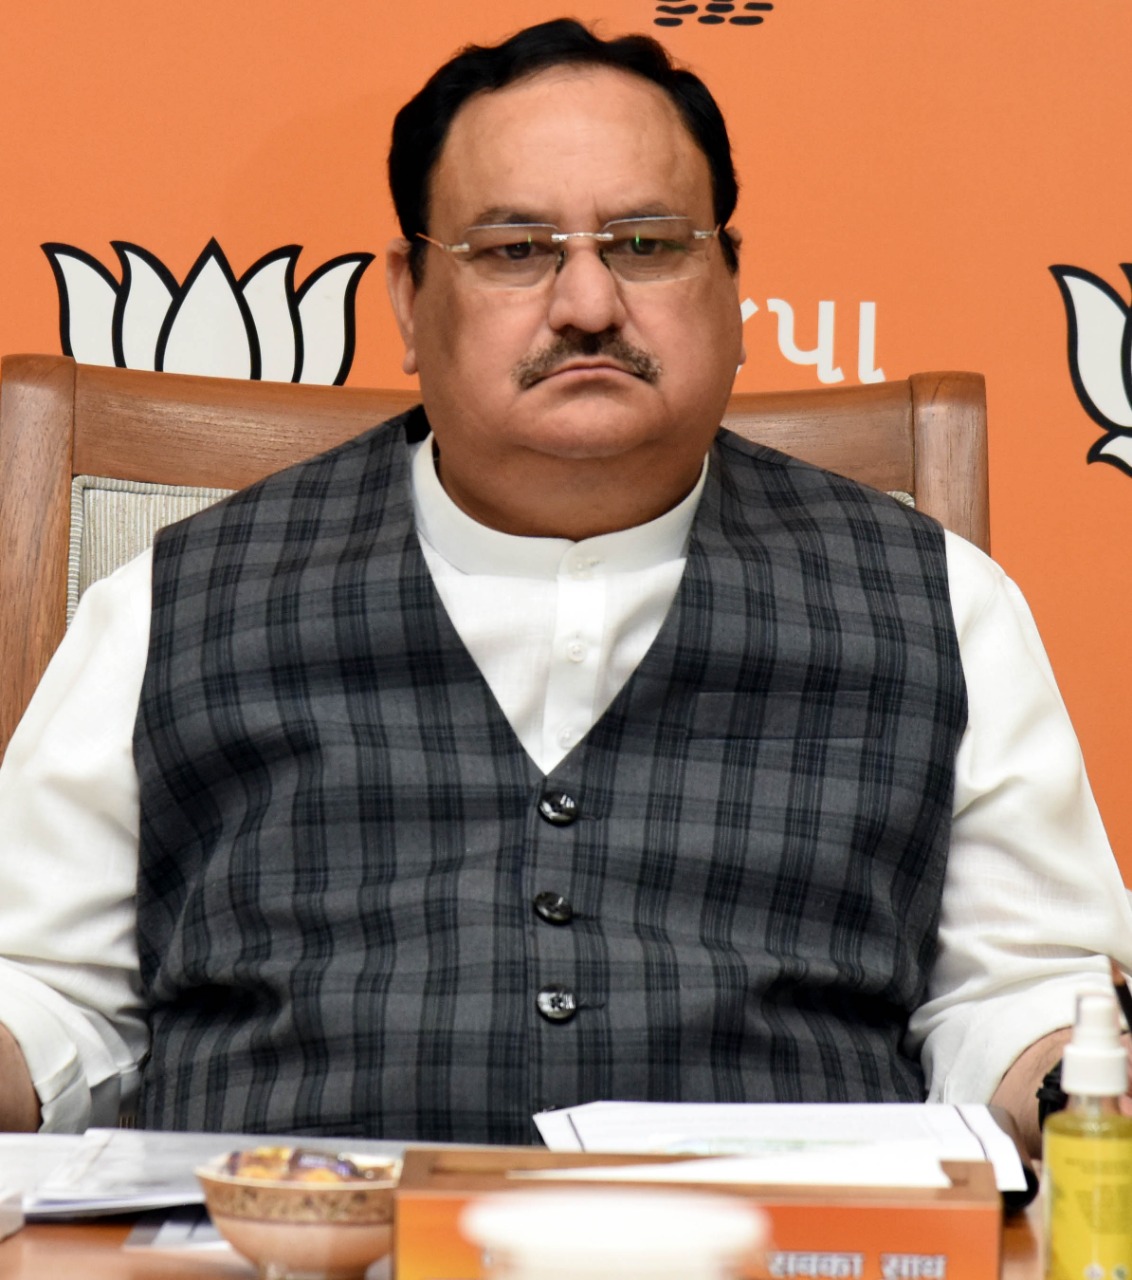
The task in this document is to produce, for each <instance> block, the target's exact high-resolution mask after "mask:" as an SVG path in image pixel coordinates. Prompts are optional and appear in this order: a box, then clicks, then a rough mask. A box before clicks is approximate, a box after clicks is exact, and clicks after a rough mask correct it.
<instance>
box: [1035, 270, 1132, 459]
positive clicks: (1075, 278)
mask: <svg viewBox="0 0 1132 1280" xmlns="http://www.w3.org/2000/svg"><path fill="white" fill-rule="evenodd" d="M1121 270H1122V271H1123V272H1124V274H1125V276H1127V277H1128V279H1129V281H1132V263H1125V264H1123V266H1122V267H1121ZM1050 271H1052V272H1053V275H1054V279H1056V281H1057V284H1058V287H1059V288H1060V289H1061V296H1062V298H1063V299H1064V301H1065V313H1066V317H1067V319H1068V321H1069V372H1070V375H1071V376H1072V378H1073V386H1074V388H1075V390H1076V392H1077V398H1078V400H1080V401H1081V404H1082V406H1083V407H1084V409H1085V412H1086V413H1087V414H1088V415H1089V417H1091V418H1092V419H1093V421H1094V422H1096V423H1099V424H1100V426H1102V427H1103V428H1104V429H1105V431H1106V433H1107V434H1106V435H1104V436H1102V437H1101V439H1100V440H1098V441H1097V442H1096V443H1095V444H1094V445H1093V447H1092V448H1091V449H1090V450H1089V461H1090V462H1111V463H1112V465H1113V466H1114V467H1119V468H1120V469H1121V471H1124V472H1125V473H1127V474H1128V475H1132V308H1130V307H1129V304H1128V303H1127V302H1125V301H1124V299H1123V298H1121V297H1120V295H1119V294H1118V293H1117V292H1116V290H1115V289H1114V288H1113V287H1112V286H1111V285H1110V284H1109V283H1108V282H1107V281H1105V280H1102V279H1101V278H1100V276H1095V275H1093V273H1092V272H1091V271H1085V270H1083V269H1082V268H1081V267H1063V266H1055V267H1050Z"/></svg>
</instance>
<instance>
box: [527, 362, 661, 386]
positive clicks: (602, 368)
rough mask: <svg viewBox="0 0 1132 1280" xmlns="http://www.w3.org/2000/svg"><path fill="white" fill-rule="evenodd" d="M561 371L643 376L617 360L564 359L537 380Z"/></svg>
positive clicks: (551, 376)
mask: <svg viewBox="0 0 1132 1280" xmlns="http://www.w3.org/2000/svg"><path fill="white" fill-rule="evenodd" d="M560 373H623V374H625V375H626V376H627V377H630V378H639V377H642V376H643V375H642V374H640V373H638V372H637V371H636V370H635V369H629V368H627V367H626V366H625V365H623V364H618V363H617V361H615V360H564V361H563V362H562V363H561V364H556V365H555V366H554V368H553V369H548V370H547V371H546V372H545V373H544V374H542V375H541V376H539V377H536V378H535V382H545V381H546V379H547V378H554V377H556V376H557V375H558V374H560ZM531 385H532V386H533V385H534V384H533V383H532V384H531Z"/></svg>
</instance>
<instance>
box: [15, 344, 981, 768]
mask: <svg viewBox="0 0 1132 1280" xmlns="http://www.w3.org/2000/svg"><path fill="white" fill-rule="evenodd" d="M416 400H417V397H416V396H415V394H414V393H412V392H408V391H389V390H369V389H365V388H352V387H313V386H297V385H292V384H289V383H271V382H248V381H236V380H229V379H224V378H199V377H189V376H183V375H179V374H168V373H145V372H139V371H133V370H127V369H106V368H101V367H98V366H93V365H79V364H76V363H75V362H74V361H73V360H71V359H69V358H68V357H65V356H44V355H13V356H7V357H5V358H4V360H3V363H2V367H0V655H2V666H0V751H3V749H4V748H5V747H6V746H7V743H8V739H9V737H10V736H11V733H12V730H13V729H14V728H15V726H16V723H17V721H18V720H19V717H20V716H21V715H22V714H23V711H24V708H25V707H26V706H27V703H28V701H29V699H30V698H31V695H32V692H33V691H34V689H35V686H36V684H37V683H38V681H39V678H40V676H41V675H42V674H43V670H44V668H45V667H46V665H47V662H48V660H49V659H50V657H51V655H52V653H54V651H55V648H56V647H57V645H58V644H59V641H60V640H61V639H62V637H63V633H64V630H65V629H66V625H67V598H68V559H69V553H70V550H71V544H72V528H71V525H72V504H73V500H74V490H75V486H74V484H73V482H74V480H75V477H76V476H78V477H88V476H90V477H110V478H111V481H112V483H111V486H110V487H111V488H113V485H114V483H115V482H121V481H127V482H141V484H142V487H143V488H144V487H146V486H155V485H156V486H166V485H175V486H191V487H198V488H203V489H204V490H206V491H207V490H213V491H215V490H227V489H237V488H241V487H243V486H244V485H247V484H251V483H252V482H253V481H254V480H258V479H259V478H260V477H262V476H264V475H267V474H269V473H270V472H272V471H276V470H278V469H279V468H281V467H285V466H288V465H290V464H291V463H293V462H296V461H298V460H300V459H302V458H305V457H308V456H310V455H311V454H314V453H318V452H320V451H321V450H323V449H326V448H329V447H331V446H332V445H334V444H337V443H339V442H340V441H342V440H345V439H347V438H348V437H350V436H352V435H356V434H357V433H358V432H359V431H362V430H364V429H365V428H366V427H369V426H371V425H373V424H375V423H377V422H381V421H383V420H384V419H385V418H388V417H390V416H392V415H393V414H395V413H400V412H401V411H402V410H404V409H406V408H408V407H409V406H410V405H412V404H414V403H416ZM725 421H726V424H727V425H728V426H730V427H732V428H733V429H734V430H736V431H738V432H740V433H741V434H743V435H745V436H747V437H749V438H752V439H757V440H761V441H763V442H764V443H766V444H770V445H773V446H774V447H775V448H778V449H782V450H783V451H785V452H787V453H793V454H795V455H797V456H799V457H801V458H805V459H806V460H807V461H810V462H815V463H817V464H818V465H820V466H824V467H828V468H829V469H830V470H833V471H839V472H841V473H842V474H844V475H848V476H852V477H853V478H854V479H858V480H861V481H863V482H865V483H867V484H871V485H873V486H875V487H877V488H880V489H885V490H889V491H898V492H903V493H907V494H909V495H911V497H912V498H913V500H914V501H915V503H916V505H917V506H918V507H919V508H920V509H921V510H923V511H926V512H928V513H929V514H931V515H934V516H936V517H937V518H938V519H939V520H940V521H941V522H942V523H943V524H944V525H946V526H947V527H948V528H950V529H952V530H954V531H955V532H956V533H959V534H962V535H963V536H964V537H966V538H968V539H969V540H971V541H972V542H975V543H977V544H978V545H979V546H981V547H983V548H986V547H987V545H988V527H989V521H988V502H987V460H986V400H985V392H984V387H983V379H982V377H981V376H980V375H978V374H970V373H921V374H914V375H913V376H912V377H911V378H908V379H906V380H904V381H900V382H885V383H877V384H874V385H871V386H862V387H839V388H825V389H821V390H817V391H794V392H783V393H775V394H745V395H738V396H735V397H734V398H733V400H732V402H731V405H730V406H729V409H728V413H727V417H726V419H725ZM216 496H217V494H216V493H215V492H212V493H209V492H205V493H203V494H200V495H197V496H196V497H194V498H190V499H188V501H189V502H190V505H196V506H199V505H203V503H205V502H207V501H211V500H214V499H215V497H216ZM77 510H78V508H76V511H77ZM162 510H163V511H164V512H165V513H166V517H165V518H168V513H169V512H173V513H174V514H176V513H177V512H178V511H179V509H178V508H177V507H176V505H175V504H174V505H173V506H172V507H169V506H168V505H163V507H162ZM144 536H145V537H149V536H152V529H150V530H149V531H148V533H146V534H145V535H144ZM135 549H140V548H131V550H135ZM74 579H75V575H74V571H73V570H72V572H71V595H72V598H73V596H74V594H75V580H74Z"/></svg>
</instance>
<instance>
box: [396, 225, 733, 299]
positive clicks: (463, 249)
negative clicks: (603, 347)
mask: <svg viewBox="0 0 1132 1280" xmlns="http://www.w3.org/2000/svg"><path fill="white" fill-rule="evenodd" d="M675 221H679V222H690V221H691V219H690V218H686V217H685V216H684V215H682V214H645V215H643V216H642V217H639V218H610V219H609V221H608V222H606V223H604V224H603V225H602V226H601V227H600V228H599V229H598V230H597V231H561V230H559V228H558V227H557V226H556V225H555V224H554V223H553V222H485V223H473V224H472V225H471V226H470V227H465V228H464V235H467V234H468V232H469V231H479V230H492V231H494V230H504V229H514V230H515V231H523V230H525V229H529V228H532V227H537V228H538V229H539V230H546V229H549V230H550V241H551V243H552V244H554V245H557V246H559V254H558V258H557V261H556V262H555V263H554V271H553V273H551V272H550V271H549V269H548V270H547V271H544V272H543V274H542V275H540V276H539V277H538V279H537V280H534V281H532V282H531V283H530V284H529V285H525V286H518V287H523V288H528V289H529V288H534V287H536V286H537V285H539V284H542V283H543V282H544V281H545V280H546V279H547V278H548V277H549V276H550V275H551V274H553V275H557V274H558V273H559V272H560V271H561V270H562V268H563V266H564V265H565V262H566V245H567V244H568V243H569V242H570V241H571V240H592V241H594V243H595V245H598V246H599V247H598V256H599V257H600V258H601V262H602V265H603V266H604V267H605V269H606V270H607V271H608V272H609V273H610V274H611V275H612V276H614V278H615V279H617V280H619V281H621V282H622V283H630V284H644V283H656V281H645V280H629V281H627V280H626V278H625V277H624V276H622V275H619V274H618V272H617V271H616V270H615V269H614V268H613V267H611V266H610V265H609V262H608V261H607V259H606V258H605V257H604V255H603V254H602V252H601V248H600V245H601V244H608V243H610V241H612V240H613V239H614V238H615V237H614V234H613V232H611V231H609V230H608V228H609V227H612V226H615V225H617V224H619V223H649V222H675ZM722 231H723V226H722V225H721V224H717V225H716V226H715V227H713V228H712V229H711V230H710V231H708V230H705V229H702V228H697V227H693V228H692V239H693V240H694V241H696V242H699V243H702V242H704V241H707V240H719V239H720V235H721V233H722ZM414 234H415V235H416V237H417V238H418V239H420V240H423V241H424V242H425V243H426V244H431V245H434V246H435V247H436V248H437V249H443V250H444V252H445V253H448V254H451V255H453V256H456V257H458V256H460V255H462V254H467V253H471V251H472V246H471V245H470V244H468V242H467V241H457V242H455V243H453V244H445V243H444V242H443V241H441V240H434V239H433V237H432V236H430V235H426V234H425V232H423V231H417V232H415V233H414ZM463 261H465V262H468V263H469V264H470V263H471V259H468V258H465V259H463ZM671 278H672V279H680V278H682V277H679V276H677V277H671ZM658 279H659V280H663V279H664V277H658Z"/></svg>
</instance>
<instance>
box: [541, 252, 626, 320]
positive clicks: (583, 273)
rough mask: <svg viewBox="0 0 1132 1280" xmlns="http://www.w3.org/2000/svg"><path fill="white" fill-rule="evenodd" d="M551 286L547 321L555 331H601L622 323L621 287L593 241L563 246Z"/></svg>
mask: <svg viewBox="0 0 1132 1280" xmlns="http://www.w3.org/2000/svg"><path fill="white" fill-rule="evenodd" d="M550 289H551V294H550V305H549V308H548V311H547V321H548V323H549V325H550V327H551V328H552V329H553V330H554V331H555V332H556V333H560V332H561V331H562V330H563V329H570V328H573V329H579V330H581V331H582V332H584V333H602V332H604V331H605V330H606V329H618V328H620V327H621V325H622V324H624V321H625V300H624V298H623V297H622V293H621V286H620V284H619V283H618V281H617V278H616V277H615V276H614V274H613V272H612V271H610V269H609V268H608V267H607V266H606V265H605V263H604V262H603V261H602V259H601V255H600V253H599V252H598V249H597V246H596V245H595V244H594V243H593V242H592V241H591V242H589V243H581V242H578V241H574V242H573V243H570V244H568V245H567V246H566V252H565V255H564V257H563V260H562V265H561V266H560V267H559V268H558V270H557V271H556V272H555V274H554V276H553V277H552V279H551V285H550Z"/></svg>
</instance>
